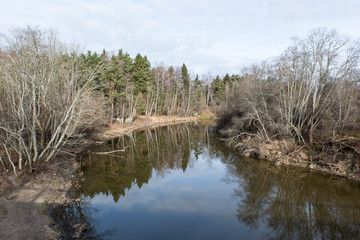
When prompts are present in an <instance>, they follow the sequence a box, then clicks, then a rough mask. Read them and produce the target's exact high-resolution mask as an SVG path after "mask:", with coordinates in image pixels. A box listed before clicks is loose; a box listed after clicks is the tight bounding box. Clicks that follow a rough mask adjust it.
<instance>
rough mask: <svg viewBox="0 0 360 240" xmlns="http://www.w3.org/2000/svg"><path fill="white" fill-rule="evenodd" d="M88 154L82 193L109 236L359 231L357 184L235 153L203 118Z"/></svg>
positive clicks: (287, 235) (343, 234) (352, 234)
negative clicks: (114, 152) (197, 122)
mask: <svg viewBox="0 0 360 240" xmlns="http://www.w3.org/2000/svg"><path fill="white" fill-rule="evenodd" d="M124 146H129V147H128V148H127V149H126V151H125V153H119V154H117V155H115V156H113V155H110V156H109V155H96V154H90V155H84V156H83V159H82V161H83V167H82V171H83V173H84V176H85V181H84V182H83V183H82V186H81V188H80V191H79V195H82V196H84V197H85V198H86V199H88V200H89V202H90V204H89V205H88V206H87V207H90V208H95V209H98V210H99V211H98V212H97V213H96V214H95V216H93V217H94V219H93V220H94V221H93V222H94V228H95V229H96V232H97V233H98V234H101V233H103V232H105V231H106V230H110V231H112V234H111V235H108V236H107V237H106V238H107V239H264V238H266V239H267V238H274V239H300V238H306V239H312V238H313V239H319V238H338V237H340V238H347V239H356V238H357V237H358V236H359V229H360V227H359V226H360V224H359V219H360V217H359V216H360V207H359V206H360V201H359V199H360V193H359V187H358V184H354V183H351V182H348V181H344V180H342V179H337V178H334V177H329V176H322V175H319V174H314V173H310V174H309V172H308V171H307V170H304V169H294V168H277V167H275V166H272V165H271V164H270V163H267V162H263V161H257V160H250V159H244V158H241V157H238V156H237V155H235V154H234V153H233V152H232V151H231V150H229V149H227V148H226V147H224V146H223V143H221V142H219V141H218V140H217V139H216V137H214V136H212V134H211V133H210V132H209V131H208V127H207V126H195V125H186V126H174V127H165V128H162V129H157V130H154V131H145V132H141V133H135V134H134V135H133V136H131V137H122V138H120V139H117V140H113V141H109V142H108V143H107V144H104V145H99V146H95V147H94V148H93V149H92V152H105V151H112V150H114V149H123V148H124Z"/></svg>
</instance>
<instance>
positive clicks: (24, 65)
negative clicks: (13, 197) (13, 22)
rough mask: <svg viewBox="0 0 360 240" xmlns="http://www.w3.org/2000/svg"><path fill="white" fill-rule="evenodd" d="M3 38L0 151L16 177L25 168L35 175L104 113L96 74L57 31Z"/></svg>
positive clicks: (27, 30) (26, 32)
mask: <svg viewBox="0 0 360 240" xmlns="http://www.w3.org/2000/svg"><path fill="white" fill-rule="evenodd" d="M2 38H3V40H4V42H5V45H4V46H2V49H3V50H4V52H2V53H1V57H0V72H1V73H0V88H1V90H0V91H1V92H2V93H3V94H2V96H1V102H0V109H1V112H0V115H1V116H0V129H1V130H0V131H1V133H2V134H3V137H2V138H1V139H0V141H1V147H0V149H1V150H0V151H1V152H5V153H6V159H7V160H8V162H10V163H11V165H12V168H13V170H14V171H15V172H16V169H20V170H21V169H22V168H23V165H24V164H25V165H26V166H28V168H29V170H30V171H32V169H33V167H34V165H35V164H36V163H38V162H39V161H40V160H41V161H44V162H47V161H49V159H50V158H52V157H53V156H54V155H55V154H57V153H58V152H59V150H60V149H61V148H62V147H63V146H64V144H66V143H67V142H68V140H69V139H70V138H72V137H74V136H75V134H76V133H78V130H79V129H84V128H86V127H87V126H89V125H90V124H92V123H93V121H94V116H97V115H96V114H94V113H95V111H97V110H99V109H96V106H99V104H96V105H94V102H95V98H98V97H99V96H96V95H95V94H94V92H93V91H91V88H90V84H89V83H90V82H91V80H92V79H93V77H94V72H87V71H80V62H79V61H80V60H79V58H78V57H77V56H76V53H75V52H74V49H71V48H69V47H68V46H66V45H65V44H63V43H62V42H61V41H59V40H58V38H57V35H56V34H55V33H54V32H53V31H42V30H40V29H37V28H31V27H28V28H25V29H15V30H14V31H13V33H12V36H11V37H7V36H2ZM14 156H17V157H18V160H17V161H15V160H14V159H13V157H14Z"/></svg>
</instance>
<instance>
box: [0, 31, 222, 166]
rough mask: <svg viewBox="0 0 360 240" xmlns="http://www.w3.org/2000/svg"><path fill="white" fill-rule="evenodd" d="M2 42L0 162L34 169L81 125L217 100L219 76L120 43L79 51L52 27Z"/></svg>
mask: <svg viewBox="0 0 360 240" xmlns="http://www.w3.org/2000/svg"><path fill="white" fill-rule="evenodd" d="M1 43H2V44H1V46H0V100H1V101H0V164H1V165H0V166H2V168H3V169H12V170H13V171H14V172H15V173H16V172H17V170H22V169H24V168H27V169H29V170H30V171H32V170H33V169H34V168H36V167H35V165H37V164H38V163H39V162H40V163H42V162H47V161H49V160H50V159H51V158H52V157H54V156H55V155H56V154H57V153H59V151H61V150H62V149H63V147H64V146H68V145H69V144H72V143H75V142H76V140H77V139H79V137H81V136H82V135H83V133H84V132H86V131H88V130H89V129H92V128H94V127H96V126H98V125H101V124H108V123H112V122H113V121H115V120H116V121H118V122H121V123H124V122H132V121H133V120H134V118H135V117H136V115H137V114H142V115H145V116H147V117H150V116H152V115H167V116H169V117H170V116H173V115H178V116H190V115H197V114H198V113H200V112H201V110H202V109H205V108H209V107H210V108H211V107H214V106H216V105H219V102H221V101H222V98H223V96H222V94H220V93H219V89H220V87H219V86H218V85H219V84H221V83H220V82H222V81H220V82H219V81H218V80H216V81H214V82H213V83H211V81H210V80H211V79H210V78H208V79H207V80H208V81H202V80H200V79H199V77H198V76H197V75H196V76H195V78H192V77H191V76H190V74H189V72H188V69H187V67H186V65H185V64H183V65H182V66H181V67H176V66H164V65H159V66H155V67H152V66H151V64H150V61H149V60H148V59H147V57H146V56H142V55H141V54H137V55H136V57H135V58H134V59H133V58H131V57H130V55H129V54H128V53H126V52H124V51H123V50H119V51H118V53H117V54H111V53H108V52H106V51H105V50H104V51H103V52H102V53H101V54H98V53H96V52H94V53H92V52H90V51H89V52H87V53H82V52H81V51H79V49H78V48H76V47H75V46H72V45H69V44H66V43H64V42H62V41H60V40H59V37H58V36H57V34H55V33H54V32H53V31H51V30H42V29H39V28H32V27H27V28H23V29H22V28H18V29H13V31H12V33H11V34H10V35H9V36H6V35H2V36H1Z"/></svg>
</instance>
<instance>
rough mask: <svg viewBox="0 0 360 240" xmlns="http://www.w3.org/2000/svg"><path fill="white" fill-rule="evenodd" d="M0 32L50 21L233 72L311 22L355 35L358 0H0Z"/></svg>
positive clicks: (119, 44) (104, 44)
mask: <svg viewBox="0 0 360 240" xmlns="http://www.w3.org/2000/svg"><path fill="white" fill-rule="evenodd" d="M0 6H1V14H0V32H1V33H7V32H8V31H9V30H10V29H11V27H25V26H26V25H31V26H40V27H41V28H52V29H55V30H57V31H58V33H59V35H60V37H61V38H62V39H64V40H65V41H67V42H74V41H76V42H78V43H80V44H81V45H82V46H84V49H85V50H92V51H98V52H101V51H102V49H104V48H105V49H106V50H108V51H113V52H115V53H116V52H117V50H118V49H120V48H122V49H123V50H124V51H126V52H129V54H130V55H131V56H132V57H135V55H136V54H137V53H141V54H143V55H144V54H146V55H147V56H148V59H149V60H150V61H151V63H152V65H153V66H154V65H157V64H160V63H164V64H165V65H175V66H180V65H181V64H182V63H186V65H187V66H188V68H189V69H190V71H191V72H192V73H199V74H200V75H202V74H207V73H209V72H211V74H213V75H217V74H219V75H223V74H225V73H227V72H228V73H230V74H233V73H235V74H236V73H239V72H240V70H241V68H242V67H244V66H246V65H249V64H251V63H254V62H259V61H262V60H269V59H271V58H273V57H276V56H278V55H280V54H281V53H282V52H283V51H284V50H285V49H286V47H287V46H289V45H290V44H291V38H292V37H295V36H299V37H304V36H306V35H307V33H308V32H309V31H310V30H311V29H313V28H318V27H326V28H328V29H333V28H334V29H336V30H337V31H338V32H339V33H340V34H346V35H349V36H351V37H354V38H360V27H359V24H360V1H359V0H267V1H266V0H248V1H241V0H132V1H131V0H108V1H107V0H103V1H100V0H51V1H50V0H1V4H0Z"/></svg>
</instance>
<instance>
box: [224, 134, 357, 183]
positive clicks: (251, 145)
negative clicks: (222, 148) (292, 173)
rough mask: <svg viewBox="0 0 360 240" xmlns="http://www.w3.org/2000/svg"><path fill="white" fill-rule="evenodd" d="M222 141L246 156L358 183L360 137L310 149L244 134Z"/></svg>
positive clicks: (292, 143) (280, 140)
mask: <svg viewBox="0 0 360 240" xmlns="http://www.w3.org/2000/svg"><path fill="white" fill-rule="evenodd" d="M224 140H225V142H227V143H228V145H230V146H232V147H233V148H235V149H236V150H238V152H239V154H241V155H244V156H246V157H250V156H251V157H257V158H260V159H265V160H268V161H270V162H273V163H275V165H289V166H296V167H303V168H308V169H310V170H312V171H318V172H323V173H327V174H330V175H335V176H339V177H344V178H347V179H351V180H355V181H360V138H359V136H357V135H355V136H343V137H339V138H338V139H336V140H335V141H330V140H329V141H328V142H317V143H316V144H314V145H312V146H304V145H300V144H299V143H297V142H296V141H295V140H294V139H290V138H282V139H276V140H267V141H261V140H259V139H258V138H255V137H253V136H250V135H246V134H244V135H243V136H238V137H236V140H234V138H231V137H225V138H224Z"/></svg>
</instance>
